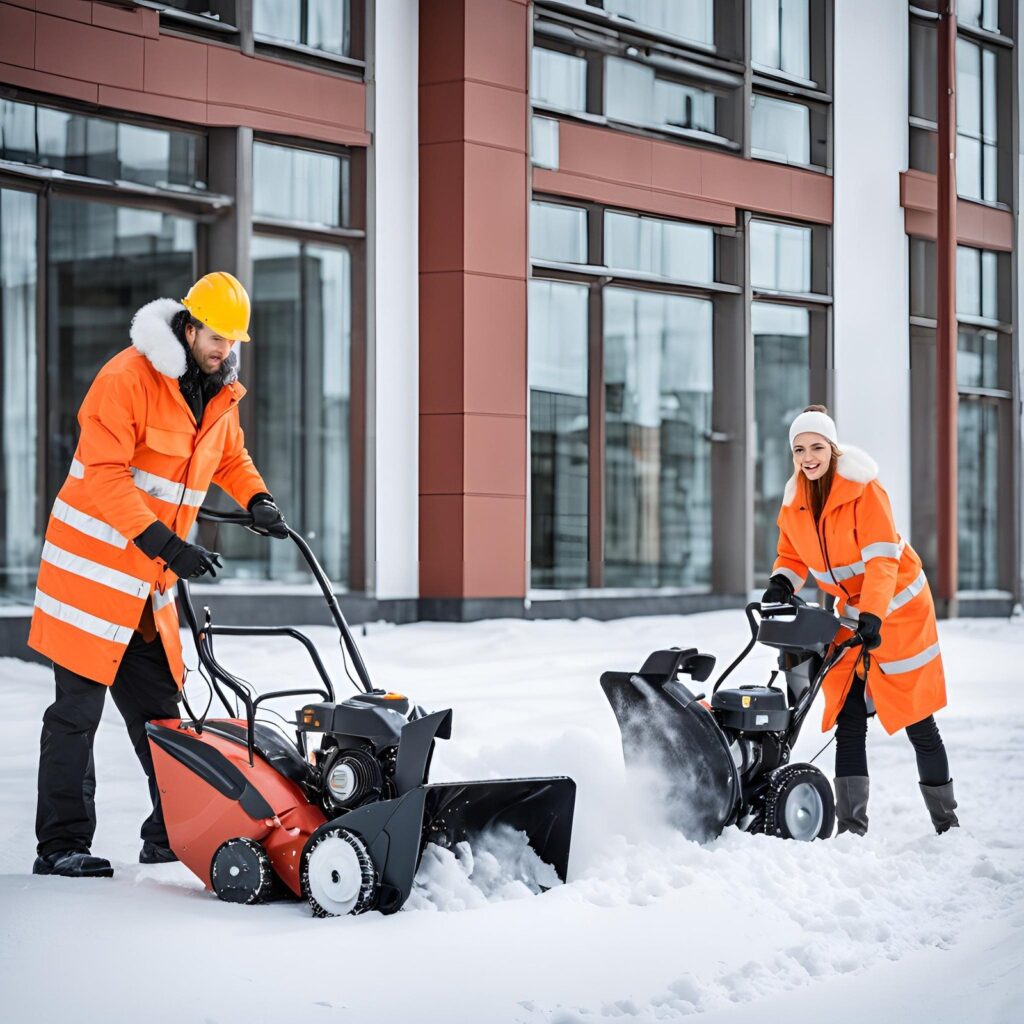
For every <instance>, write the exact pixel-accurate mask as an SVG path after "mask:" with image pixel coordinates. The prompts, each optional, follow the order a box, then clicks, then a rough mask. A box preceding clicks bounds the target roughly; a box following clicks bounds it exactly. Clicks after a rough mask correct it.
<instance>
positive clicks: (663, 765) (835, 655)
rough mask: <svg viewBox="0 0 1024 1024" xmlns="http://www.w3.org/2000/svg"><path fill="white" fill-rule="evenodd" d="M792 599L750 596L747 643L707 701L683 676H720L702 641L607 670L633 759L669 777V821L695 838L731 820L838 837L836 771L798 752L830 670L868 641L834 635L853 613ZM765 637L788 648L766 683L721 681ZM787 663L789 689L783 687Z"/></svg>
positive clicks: (604, 680)
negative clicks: (771, 601) (727, 684)
mask: <svg viewBox="0 0 1024 1024" xmlns="http://www.w3.org/2000/svg"><path fill="white" fill-rule="evenodd" d="M793 601H794V603H793V604H785V605H765V606H763V607H762V606H761V605H760V604H758V603H756V602H755V603H752V604H748V605H747V608H746V613H747V621H748V622H749V623H750V632H751V639H750V643H749V644H748V645H747V646H746V648H745V649H744V650H743V651H742V652H741V653H740V655H739V657H737V658H736V660H735V661H734V662H733V663H732V664H731V665H730V666H729V667H728V668H727V669H726V670H725V672H723V673H722V675H721V676H720V677H719V678H718V680H717V681H716V682H715V684H714V687H713V689H712V693H711V700H710V702H708V701H706V700H705V695H704V694H703V693H697V694H694V693H693V692H691V690H690V689H689V688H688V687H687V686H686V685H684V683H683V682H682V680H681V678H680V677H681V676H689V677H690V678H691V680H693V681H694V682H696V683H702V682H704V681H705V680H706V679H708V677H709V676H710V675H711V672H712V669H713V668H714V667H715V658H714V656H713V655H710V654H703V653H701V652H700V651H698V650H697V649H696V648H687V649H680V648H672V649H671V650H667V651H655V652H654V653H653V654H652V655H651V656H650V657H649V658H648V659H647V660H646V661H645V662H644V664H643V666H642V667H641V669H640V671H639V672H605V673H604V675H602V676H601V688H602V689H603V690H604V692H605V696H606V697H607V698H608V700H609V702H610V703H611V706H612V709H613V710H614V712H615V717H616V719H617V720H618V723H619V730H620V732H621V733H622V750H623V754H624V756H625V760H626V766H627V768H631V767H633V766H641V765H642V766H646V767H648V768H649V769H652V770H653V771H654V772H655V773H656V775H657V777H658V778H660V779H661V780H663V781H664V784H665V786H666V792H665V794H664V797H665V803H666V808H667V810H668V814H669V818H670V820H671V821H672V823H673V824H674V825H675V826H676V827H677V828H679V830H680V831H681V832H683V834H684V835H686V836H687V838H689V839H695V840H697V841H698V842H707V841H708V840H710V839H714V838H716V837H717V836H719V835H720V834H721V832H722V830H723V829H724V828H725V826H726V825H733V824H735V825H738V826H739V827H740V828H741V829H745V830H747V831H750V832H764V833H767V834H769V835H774V836H780V837H782V838H784V839H801V840H805V841H806V840H812V839H824V838H827V837H828V836H830V835H831V834H832V828H833V825H834V824H835V801H834V799H833V796H832V787H831V786H830V785H829V781H828V779H827V778H826V777H825V775H824V773H822V772H821V771H820V770H819V769H817V768H815V767H814V766H813V765H810V764H790V763H789V758H790V753H791V751H792V748H793V745H794V744H795V743H796V739H797V736H798V734H799V732H800V727H801V726H802V725H803V722H804V719H805V718H806V717H807V712H808V711H809V710H810V707H811V704H812V703H813V702H814V698H815V697H816V696H817V694H818V691H819V689H820V688H821V684H822V682H823V681H824V679H825V676H826V675H827V674H828V673H829V671H830V670H831V669H832V668H833V667H834V666H835V665H836V664H837V663H838V662H839V660H840V659H841V658H842V656H843V654H844V653H845V652H846V651H847V650H848V649H850V648H851V647H855V646H857V645H859V644H860V642H861V641H860V638H859V637H858V636H857V635H856V634H855V633H854V634H853V635H850V636H848V638H847V639H845V640H843V641H842V642H839V643H836V642H835V641H836V637H837V635H838V634H839V632H840V630H844V631H849V632H852V631H853V630H854V629H855V628H856V623H855V622H850V621H849V620H845V619H840V618H837V617H836V616H835V615H833V614H832V613H831V612H828V611H826V610H825V609H823V608H819V607H817V606H816V605H809V604H806V603H804V602H803V601H801V600H800V599H799V598H794V599H793ZM755 613H757V615H756V616H755ZM756 643H763V644H766V645H768V646H770V647H775V648H777V649H778V651H779V668H778V670H777V671H775V672H772V675H771V678H770V679H769V681H768V684H767V685H766V686H761V685H743V686H739V687H737V688H735V689H723V688H722V683H723V682H724V681H725V679H726V678H727V677H728V676H729V675H730V674H731V673H732V671H733V670H734V669H735V668H736V666H737V665H739V664H740V662H742V661H743V659H744V658H746V656H747V655H748V654H749V653H750V651H751V650H752V649H753V647H754V645H755V644H756ZM780 672H781V673H782V674H783V675H784V676H785V680H786V688H785V690H783V689H781V688H780V687H777V686H775V685H774V684H775V680H776V678H777V676H778V675H779V673H780Z"/></svg>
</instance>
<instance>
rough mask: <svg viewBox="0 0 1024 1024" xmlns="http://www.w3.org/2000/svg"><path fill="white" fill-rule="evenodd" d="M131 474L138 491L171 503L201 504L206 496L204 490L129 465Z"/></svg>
mask: <svg viewBox="0 0 1024 1024" xmlns="http://www.w3.org/2000/svg"><path fill="white" fill-rule="evenodd" d="M131 471H132V476H133V477H135V486H136V487H138V488H139V490H140V491H145V492H146V494H150V495H152V496H153V497H154V498H159V499H160V500H161V501H169V502H170V503H171V504H172V505H194V506H196V507H198V506H200V505H202V503H203V499H204V498H205V497H206V491H193V490H190V489H189V488H188V487H186V486H185V485H184V484H178V483H175V482H174V481H173V480H168V479H166V478H165V477H162V476H157V475H156V474H155V473H147V472H146V470H144V469H138V468H136V467H135V466H132V467H131Z"/></svg>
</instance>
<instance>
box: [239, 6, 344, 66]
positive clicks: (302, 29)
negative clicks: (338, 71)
mask: <svg viewBox="0 0 1024 1024" xmlns="http://www.w3.org/2000/svg"><path fill="white" fill-rule="evenodd" d="M348 26H349V4H348V0H253V7H252V30H253V32H254V34H255V35H257V36H259V37H261V38H263V39H267V40H269V41H271V42H279V43H293V44H296V45H300V46H309V47H311V48H312V49H314V50H323V51H325V52H326V53H335V54H339V55H341V56H347V55H348V53H349V38H348Z"/></svg>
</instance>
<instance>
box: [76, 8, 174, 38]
mask: <svg viewBox="0 0 1024 1024" xmlns="http://www.w3.org/2000/svg"><path fill="white" fill-rule="evenodd" d="M92 23H93V24H94V25H100V26H102V27H103V28H112V29H115V30H116V31H118V32H130V33H132V34H134V35H139V36H149V37H151V38H153V39H156V38H157V37H158V36H159V35H160V16H159V15H158V14H157V12H156V11H154V10H152V9H150V8H146V7H136V8H135V9H134V10H128V9H126V8H124V7H111V6H109V5H108V4H98V3H97V4H93V5H92Z"/></svg>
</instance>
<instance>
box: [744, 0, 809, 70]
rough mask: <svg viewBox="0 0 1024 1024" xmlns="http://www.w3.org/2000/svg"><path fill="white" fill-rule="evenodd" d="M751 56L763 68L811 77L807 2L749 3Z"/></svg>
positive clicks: (775, 0)
mask: <svg viewBox="0 0 1024 1024" xmlns="http://www.w3.org/2000/svg"><path fill="white" fill-rule="evenodd" d="M750 13H751V20H752V25H751V40H750V41H751V55H752V57H753V60H754V62H755V63H757V64H760V65H761V66H762V67H767V68H776V69H777V70H779V71H785V72H786V73H787V74H790V75H795V76H797V77H798V78H803V79H809V78H810V75H811V48H810V34H811V33H810V20H809V17H810V16H809V13H808V9H807V0H751V11H750Z"/></svg>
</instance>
